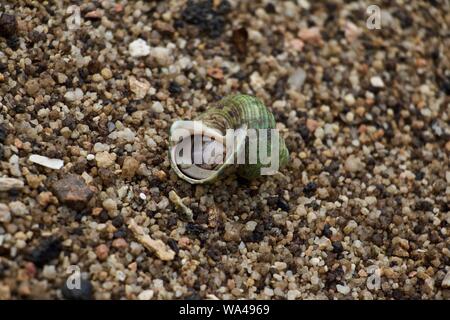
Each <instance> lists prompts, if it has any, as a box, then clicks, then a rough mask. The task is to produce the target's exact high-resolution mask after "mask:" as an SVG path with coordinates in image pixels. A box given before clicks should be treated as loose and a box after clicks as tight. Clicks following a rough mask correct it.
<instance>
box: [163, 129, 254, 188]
mask: <svg viewBox="0 0 450 320" xmlns="http://www.w3.org/2000/svg"><path fill="white" fill-rule="evenodd" d="M193 122H194V121H179V122H178V123H174V125H173V126H172V128H171V131H172V133H173V132H174V131H176V130H179V131H180V132H178V134H177V135H175V137H177V138H178V141H177V140H176V139H175V141H172V143H173V144H172V145H171V148H170V156H171V164H172V167H173V168H174V170H175V172H176V173H177V174H178V175H179V176H181V177H182V178H183V179H185V180H186V181H188V182H190V183H203V182H207V181H211V180H212V179H214V178H215V177H216V176H218V175H219V174H220V172H221V171H223V170H224V168H225V167H226V166H227V165H229V164H232V163H233V162H234V161H235V159H234V158H235V154H238V152H239V150H240V149H242V146H243V145H244V144H245V137H246V131H247V128H246V127H244V128H240V129H237V130H236V134H235V137H234V138H235V139H234V145H233V146H231V147H230V146H228V147H227V146H226V137H225V136H224V135H223V134H222V133H221V132H220V131H219V130H217V129H214V128H210V127H208V126H206V125H204V124H203V125H202V126H201V129H200V130H199V128H198V127H195V124H194V123H193Z"/></svg>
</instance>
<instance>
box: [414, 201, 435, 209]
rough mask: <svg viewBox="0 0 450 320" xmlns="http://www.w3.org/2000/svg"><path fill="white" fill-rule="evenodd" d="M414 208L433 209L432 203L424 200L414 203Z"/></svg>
mask: <svg viewBox="0 0 450 320" xmlns="http://www.w3.org/2000/svg"><path fill="white" fill-rule="evenodd" d="M416 210H420V211H433V204H432V203H431V202H428V201H426V200H422V201H419V202H417V203H416Z"/></svg>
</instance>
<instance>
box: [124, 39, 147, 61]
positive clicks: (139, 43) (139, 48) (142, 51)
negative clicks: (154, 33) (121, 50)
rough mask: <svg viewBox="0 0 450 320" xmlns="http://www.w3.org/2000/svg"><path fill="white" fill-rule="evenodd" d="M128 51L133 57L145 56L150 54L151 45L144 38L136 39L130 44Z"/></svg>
mask: <svg viewBox="0 0 450 320" xmlns="http://www.w3.org/2000/svg"><path fill="white" fill-rule="evenodd" d="M128 51H129V52H130V55H131V56H132V57H135V58H137V57H145V56H148V55H149V54H150V46H149V45H148V44H147V42H145V40H143V39H136V40H134V41H133V42H131V43H130V45H129V46H128Z"/></svg>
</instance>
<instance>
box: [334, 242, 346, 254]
mask: <svg viewBox="0 0 450 320" xmlns="http://www.w3.org/2000/svg"><path fill="white" fill-rule="evenodd" d="M342 251H344V247H343V246H342V243H341V242H340V241H334V242H333V252H334V253H338V254H339V253H342Z"/></svg>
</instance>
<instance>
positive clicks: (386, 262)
mask: <svg viewBox="0 0 450 320" xmlns="http://www.w3.org/2000/svg"><path fill="white" fill-rule="evenodd" d="M370 4H372V1H370V3H369V2H368V1H356V2H351V3H347V1H341V0H336V1H308V0H298V1H275V0H262V1H236V0H233V1H231V0H230V1H220V0H217V1H216V0H214V1H194V2H189V3H188V2H186V1H183V0H177V1H174V0H170V1H136V2H135V1H126V0H125V1H117V2H114V1H111V0H105V1H73V2H70V1H42V3H41V2H40V1H33V2H32V1H9V2H8V1H2V2H1V4H0V12H1V16H0V299H37V298H41V299H46V298H67V299H91V298H95V299H213V298H220V299H238V298H248V299H412V298H414V299H420V298H423V299H448V298H450V240H449V237H448V236H449V232H450V231H449V223H450V214H449V205H448V203H449V197H450V187H449V183H450V169H449V153H450V139H449V137H450V128H449V119H448V118H449V93H450V69H449V68H450V62H449V58H450V54H449V50H448V48H449V47H450V38H449V35H450V29H449V26H450V6H449V2H448V1H445V0H444V1H439V0H435V1H383V2H378V3H377V4H378V5H379V8H380V10H381V12H380V16H381V25H380V29H373V27H374V26H375V27H376V22H377V21H378V20H376V18H377V15H376V10H375V11H373V12H371V13H372V14H374V16H372V17H371V16H370V15H369V14H368V13H367V12H366V10H367V8H368V6H369V5H370ZM71 5H72V6H71ZM375 9H376V8H375ZM368 19H369V21H368ZM374 19H375V20H374ZM237 92H241V93H246V94H251V95H254V96H257V97H258V98H259V99H261V100H262V101H263V102H264V103H265V104H266V105H267V106H268V108H269V109H270V110H271V111H272V112H273V113H274V116H275V119H276V121H277V128H278V129H279V131H280V133H281V134H282V136H283V137H284V138H285V140H286V144H287V147H288V148H289V150H290V160H289V163H288V165H287V166H286V167H285V168H283V169H282V170H281V172H280V173H279V174H277V175H274V176H266V177H261V178H258V179H256V180H253V181H250V182H249V181H246V180H244V179H241V178H238V177H236V176H234V175H231V176H228V177H225V178H223V179H221V180H219V181H217V182H216V183H214V184H211V185H205V186H193V185H190V184H188V183H186V182H184V181H183V180H181V179H179V178H178V177H177V176H176V175H175V174H174V172H173V171H172V170H171V168H170V163H169V159H168V156H167V150H168V138H169V136H168V134H169V128H170V125H171V124H172V123H173V121H175V120H177V119H192V118H194V117H195V116H197V115H198V114H200V113H202V112H204V111H205V110H206V109H207V108H208V107H209V106H210V105H211V104H213V103H214V102H216V101H218V100H220V98H221V97H224V96H227V95H229V94H232V93H237ZM32 155H39V156H43V157H45V158H39V157H36V156H33V157H31V156H32ZM30 157H31V158H30ZM48 159H54V160H48ZM171 191H175V193H176V194H177V195H179V196H180V197H181V198H183V203H184V204H185V205H186V208H187V209H189V210H191V211H192V213H193V221H191V222H189V221H186V219H185V216H184V212H183V209H182V208H178V207H177V205H176V204H175V203H174V202H172V201H171V200H170V199H169V193H170V192H171ZM74 270H75V271H74ZM77 270H79V271H80V272H81V278H82V280H81V282H80V283H81V289H80V290H69V288H68V284H67V281H66V279H67V277H69V280H70V277H71V276H74V275H77V274H76V272H77ZM74 272H75V273H74Z"/></svg>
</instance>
